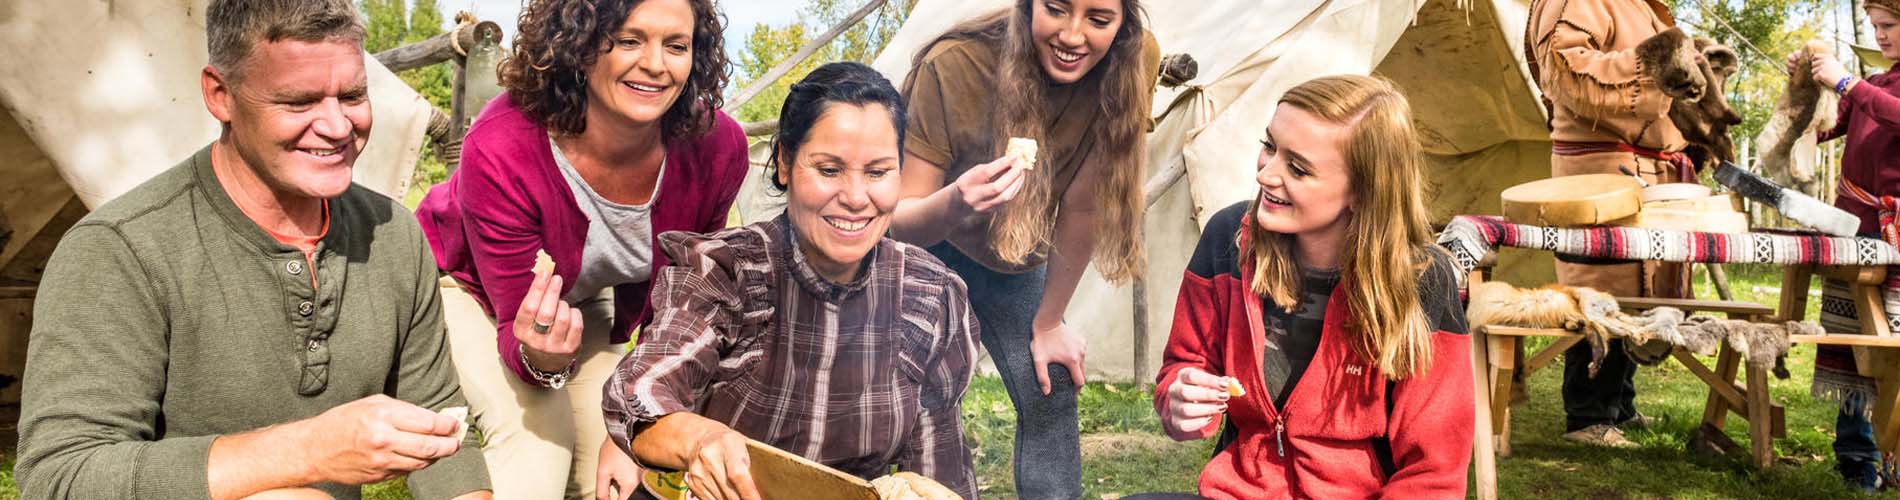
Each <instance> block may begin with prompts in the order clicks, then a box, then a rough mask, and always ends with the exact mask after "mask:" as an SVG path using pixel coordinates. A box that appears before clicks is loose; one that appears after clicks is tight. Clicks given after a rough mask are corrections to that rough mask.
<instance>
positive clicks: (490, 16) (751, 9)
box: [436, 0, 805, 58]
mask: <svg viewBox="0 0 1900 500" xmlns="http://www.w3.org/2000/svg"><path fill="white" fill-rule="evenodd" d="M436 2H437V3H436V5H437V6H438V7H440V8H441V9H442V20H443V22H444V23H446V24H454V22H455V20H454V18H455V13H456V12H457V11H463V10H466V11H469V12H473V13H474V14H475V18H477V19H481V20H483V21H494V22H495V23H497V24H500V25H501V31H502V43H503V44H504V45H505V44H507V43H509V42H512V41H514V36H515V17H516V16H518V15H520V13H521V4H522V3H523V0H436ZM714 3H715V4H717V5H718V7H719V10H720V12H723V13H725V15H726V55H727V56H728V57H733V58H736V57H738V52H739V49H740V48H742V47H743V45H744V43H745V42H744V40H745V37H746V35H748V34H751V33H752V28H753V26H756V25H758V24H759V23H765V24H770V25H773V26H783V25H786V24H790V23H791V22H793V21H797V20H798V8H799V7H802V6H804V4H805V2H802V1H799V0H714ZM444 27H445V28H446V27H447V26H444Z"/></svg>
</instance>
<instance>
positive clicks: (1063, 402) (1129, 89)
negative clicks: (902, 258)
mask: <svg viewBox="0 0 1900 500" xmlns="http://www.w3.org/2000/svg"><path fill="white" fill-rule="evenodd" d="M1143 22H1144V20H1143V19H1142V10H1141V5H1140V3H1139V2H1137V1H1135V0H1018V1H1017V2H1015V5H1014V7H1013V8H1009V9H1005V10H1003V11H999V12H997V13H995V14H992V15H989V16H984V17H982V18H980V19H977V20H974V21H971V22H968V23H965V24H963V25H960V26H957V27H955V28H952V29H951V30H950V32H949V33H946V34H944V35H943V36H942V37H940V38H938V39H937V40H936V41H934V42H932V43H930V44H929V45H927V46H925V47H924V48H923V50H921V51H919V52H918V54H917V58H916V60H915V62H914V63H913V64H914V67H913V68H912V71H911V74H910V77H909V80H908V81H906V82H905V84H904V94H905V95H906V96H907V97H908V98H909V104H910V113H911V114H910V121H909V127H908V133H909V134H910V141H909V142H908V143H906V146H905V149H904V153H905V165H906V166H905V171H906V172H905V175H904V189H903V197H904V201H903V202H901V203H900V204H899V205H898V210H897V218H896V222H895V223H894V224H893V227H892V234H893V237H895V238H897V239H899V240H903V241H906V242H909V243H914V244H917V245H926V246H929V247H930V252H931V253H932V254H935V255H936V256H937V257H938V258H940V259H943V261H944V263H945V264H948V265H949V266H950V268H951V269H954V270H955V271H956V272H957V274H958V275H959V276H961V277H963V279H964V281H966V282H968V283H969V286H970V289H971V294H970V299H971V307H972V308H974V309H975V310H976V315H977V317H978V318H979V320H980V321H981V322H982V324H983V339H982V340H983V345H984V346H985V347H986V348H988V350H989V352H990V355H991V356H994V359H995V360H996V365H997V369H998V371H999V372H1001V374H1002V377H1003V380H1004V387H1005V388H1007V389H1008V391H1009V394H1010V399H1011V400H1012V401H1014V402H1015V404H1016V410H1017V421H1016V452H1015V463H1016V470H1015V472H1016V474H1015V475H1016V485H1017V493H1018V494H1020V495H1022V497H1023V498H1031V499H1040V498H1062V499H1065V500H1066V499H1072V498H1076V497H1079V496H1081V494H1082V491H1081V451H1080V443H1079V437H1078V432H1077V428H1076V408H1075V400H1076V392H1075V389H1076V388H1078V387H1080V385H1081V383H1082V378H1083V375H1082V366H1083V365H1082V358H1083V353H1084V346H1083V342H1082V334H1081V332H1079V331H1076V330H1074V329H1072V328H1071V327H1069V326H1066V325H1064V324H1063V321H1062V313H1063V310H1064V309H1066V308H1067V307H1068V305H1069V299H1070V297H1071V296H1073V294H1074V292H1075V287H1076V283H1077V282H1079V281H1080V280H1081V277H1082V271H1083V270H1084V269H1085V268H1087V267H1088V265H1089V264H1090V263H1091V262H1093V263H1094V264H1095V268H1096V270H1097V271H1099V272H1100V273H1101V274H1102V275H1103V276H1105V277H1107V278H1108V279H1110V280H1111V281H1114V282H1118V283H1120V282H1126V281H1128V280H1129V279H1130V278H1132V277H1134V276H1135V273H1136V272H1138V271H1139V270H1140V269H1141V268H1142V267H1143V265H1144V263H1143V261H1144V258H1143V254H1142V248H1141V240H1140V234H1141V213H1142V209H1143V206H1142V196H1141V184H1140V183H1141V179H1140V176H1141V170H1142V161H1143V158H1144V157H1145V154H1144V151H1143V142H1144V140H1145V137H1144V135H1145V134H1146V132H1147V131H1148V127H1149V125H1150V120H1149V119H1148V111H1149V109H1148V108H1149V102H1150V101H1151V100H1152V96H1153V93H1154V82H1155V76H1156V74H1157V72H1158V71H1159V69H1158V68H1159V66H1160V62H1159V61H1160V49H1159V47H1158V46H1157V45H1156V44H1155V43H1154V38H1153V37H1152V36H1151V35H1149V33H1148V32H1147V31H1146V30H1145V29H1144V28H1143ZM1016 137H1021V138H1028V139H1033V140H1035V141H1037V142H1038V143H1039V145H1040V152H1039V154H1038V155H1037V156H1039V157H1040V158H1039V160H1038V161H1031V162H1020V164H1019V162H1018V161H1016V160H1013V159H1011V158H1004V159H997V158H998V157H999V156H1003V155H1002V152H1003V147H1004V144H1005V143H1007V142H1008V139H1010V138H1016ZM1045 263H1046V264H1047V265H1046V266H1045V265H1044V264H1045ZM1050 364H1055V365H1060V366H1058V367H1057V369H1055V370H1050V369H1049V365H1050Z"/></svg>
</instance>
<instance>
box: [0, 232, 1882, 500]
mask: <svg viewBox="0 0 1900 500" xmlns="http://www.w3.org/2000/svg"><path fill="white" fill-rule="evenodd" d="M1698 272H1700V270H1699V269H1698ZM1728 274H1729V279H1730V282H1731V285H1732V286H1731V288H1733V289H1734V291H1735V293H1736V295H1737V298H1738V299H1741V300H1749V301H1755V302H1761V303H1765V304H1770V305H1773V304H1775V303H1776V302H1778V300H1779V290H1778V287H1779V286H1780V285H1779V282H1780V270H1779V269H1778V268H1774V267H1769V266H1733V265H1732V266H1729V267H1728ZM1706 279H1707V278H1706V274H1704V275H1701V277H1700V278H1699V281H1704V282H1705V281H1706ZM1697 288H1698V289H1699V290H1707V289H1708V287H1707V285H1706V283H1699V284H1698V285H1697ZM1705 295H1706V296H1705V297H1704V298H1713V297H1712V295H1713V292H1709V293H1707V294H1705ZM1818 302H1819V301H1818V300H1810V301H1809V313H1808V318H1809V319H1813V318H1814V317H1815V313H1814V310H1815V308H1816V307H1817V306H1816V303H1818ZM1539 340H1541V339H1539ZM1546 342H1547V341H1545V342H1532V346H1531V349H1536V348H1537V347H1538V346H1541V345H1543V344H1544V343H1546ZM1704 363H1706V364H1709V365H1711V366H1712V365H1713V364H1714V361H1713V360H1712V359H1704ZM1813 368H1814V348H1813V346H1806V345H1804V346H1797V347H1796V348H1795V350H1794V352H1793V353H1792V354H1790V355H1789V357H1788V369H1789V371H1790V372H1792V373H1793V375H1794V376H1793V378H1791V379H1789V380H1772V381H1771V383H1770V385H1771V391H1772V394H1773V395H1774V398H1775V400H1776V401H1777V402H1779V403H1781V404H1782V405H1784V406H1786V408H1787V428H1788V437H1787V438H1785V439H1781V440H1777V441H1776V443H1775V452H1776V455H1777V456H1778V457H1780V459H1779V461H1778V463H1777V464H1776V466H1775V467H1773V468H1771V469H1770V470H1767V471H1755V470H1753V469H1752V468H1751V467H1749V466H1747V465H1746V464H1745V463H1743V462H1742V461H1740V460H1737V459H1735V458H1730V457H1710V456H1703V455H1699V454H1694V453H1690V452H1688V451H1686V446H1685V443H1686V442H1687V441H1688V439H1689V436H1690V435H1691V431H1692V430H1693V429H1694V428H1695V427H1696V425H1697V424H1698V423H1699V422H1700V420H1701V416H1702V404H1703V402H1704V401H1705V400H1706V399H1707V397H1708V389H1707V388H1706V387H1705V386H1703V385H1702V383H1701V382H1700V381H1699V380H1697V379H1696V378H1695V376H1694V375H1693V374H1690V373H1689V371H1688V370H1687V369H1685V368H1683V367H1682V366H1681V365H1679V364H1676V363H1675V362H1673V361H1672V362H1667V363H1664V364H1662V365H1659V366H1655V367H1646V368H1644V369H1642V371H1640V372H1638V373H1637V376H1636V384H1637V391H1638V393H1637V399H1636V404H1637V407H1638V408H1640V409H1641V410H1642V411H1643V412H1644V413H1645V414H1648V415H1650V416H1654V417H1659V418H1661V419H1662V423H1661V425H1659V426H1658V427H1656V428H1654V429H1648V430H1637V431H1632V432H1631V433H1630V434H1629V437H1630V439H1632V440H1634V441H1636V442H1637V443H1638V444H1639V445H1641V446H1640V447H1638V448H1635V449H1630V450H1609V449H1600V448H1590V447H1584V446H1577V445H1573V444H1571V443H1569V442H1567V441H1564V440H1563V439H1561V438H1560V437H1559V434H1561V431H1562V430H1563V402H1562V400H1561V398H1560V397H1559V395H1558V394H1559V385H1560V383H1561V380H1560V379H1561V376H1562V368H1561V366H1552V367H1550V368H1548V369H1545V370H1542V371H1540V372H1538V373H1536V374H1535V375H1533V376H1532V377H1531V379H1530V394H1531V401H1530V402H1528V403H1526V404H1524V405H1522V406H1519V407H1516V408H1515V409H1514V414H1513V416H1512V420H1511V423H1512V426H1513V427H1512V436H1511V442H1512V445H1513V451H1514V454H1513V455H1512V456H1511V457H1510V458H1505V459H1501V460H1500V461H1499V463H1498V483H1499V484H1498V497H1499V498H1510V499H1516V498H1590V499H1599V498H1600V499H1623V498H1645V499H1646V498H1671V499H1675V498H1680V499H1718V498H1740V499H1773V500H1783V499H1796V498H1839V499H1855V498H1900V493H1887V494H1884V495H1863V494H1860V493H1857V492H1855V491H1852V490H1849V489H1847V488H1846V487H1845V486H1843V485H1842V484H1841V482H1840V480H1839V479H1838V477H1837V476H1836V475H1835V474H1834V471H1833V464H1834V461H1833V452H1832V451H1831V450H1830V448H1829V443H1830V442H1831V441H1832V440H1833V428H1834V408H1835V407H1834V405H1833V404H1831V403H1828V402H1823V401H1816V400H1814V399H1813V398H1811V397H1809V396H1808V382H1809V377H1810V376H1811V374H1812V373H1813ZM1150 401H1151V400H1150V395H1149V393H1148V392H1147V389H1145V388H1142V386H1136V385H1131V384H1102V383H1091V384H1088V385H1087V386H1086V387H1085V388H1084V389H1083V391H1082V394H1081V396H1080V402H1079V403H1080V405H1079V406H1080V408H1081V418H1080V420H1081V422H1080V423H1081V429H1082V449H1083V466H1082V482H1083V485H1082V486H1083V490H1084V491H1085V492H1086V493H1085V494H1084V496H1083V498H1085V499H1087V500H1096V499H1113V498H1116V497H1119V496H1121V495H1126V494H1132V493H1139V492H1153V491H1193V490H1194V484H1195V479H1196V477H1197V476H1198V475H1199V472H1200V469H1201V466H1202V465H1203V464H1205V463H1206V462H1207V459H1208V454H1209V451H1210V449H1211V447H1212V443H1211V442H1209V441H1199V442H1189V443H1177V442H1174V441H1173V440H1170V439H1168V438H1167V437H1165V436H1163V435H1162V434H1161V431H1160V424H1159V421H1158V420H1157V419H1156V418H1155V415H1154V410H1153V406H1152V404H1151V402H1150ZM963 416H964V419H963V422H964V426H965V427H964V431H965V433H966V434H967V435H968V436H969V438H970V441H971V444H972V445H973V446H975V447H976V451H975V453H974V455H975V462H976V464H975V465H976V474H977V485H978V488H979V489H980V490H981V492H982V495H983V497H984V498H992V499H995V498H1015V492H1014V488H1015V484H1014V481H1013V479H1012V473H1011V456H1010V455H1011V448H1012V446H1013V442H1012V440H1013V439H1014V435H1015V431H1014V429H1015V420H1016V412H1015V409H1014V408H1012V407H1011V406H1010V404H1009V396H1008V395H1007V394H1005V393H1004V391H1003V386H1002V383H1001V382H1000V381H998V380H997V379H995V378H992V377H979V378H977V379H976V380H975V381H974V382H973V383H972V384H971V387H970V392H969V395H968V396H966V397H965V398H964V404H963ZM1746 425H1747V424H1746V422H1744V421H1743V420H1742V419H1740V418H1739V417H1735V416H1730V417H1729V419H1728V428H1727V431H1728V435H1729V436H1730V437H1732V438H1734V439H1735V440H1736V441H1737V442H1738V443H1741V444H1742V445H1743V446H1746V445H1747V443H1748V432H1747V427H1746ZM12 470H13V466H12V458H11V457H7V459H6V460H5V462H4V465H0V500H11V499H15V498H18V493H17V492H16V490H15V487H14V485H13V476H12ZM364 497H365V498H369V499H373V500H396V499H406V498H408V497H409V496H408V491H407V489H406V488H404V486H403V484H402V482H401V480H399V479H398V480H393V481H390V482H386V483H383V484H379V485H375V486H372V487H370V488H369V489H368V490H367V491H366V494H365V495H364Z"/></svg>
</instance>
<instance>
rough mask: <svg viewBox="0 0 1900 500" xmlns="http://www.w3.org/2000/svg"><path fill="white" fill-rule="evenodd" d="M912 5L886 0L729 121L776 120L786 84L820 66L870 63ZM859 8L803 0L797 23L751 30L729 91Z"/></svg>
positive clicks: (834, 0) (838, 1) (843, 1)
mask: <svg viewBox="0 0 1900 500" xmlns="http://www.w3.org/2000/svg"><path fill="white" fill-rule="evenodd" d="M916 4H917V1H916V0H889V1H888V2H886V3H885V4H884V6H883V7H879V8H878V9H877V11H876V12H873V13H871V15H869V16H866V17H865V18H864V19H863V20H862V21H860V22H859V23H858V24H857V25H856V26H853V27H851V29H850V30H847V31H845V32H844V34H842V35H839V36H838V38H836V39H833V40H832V41H831V43H830V44H829V45H826V46H825V48H824V49H822V50H820V51H818V53H817V54H816V55H814V56H812V57H811V58H810V59H806V60H805V61H804V62H802V63H799V65H798V66H797V67H794V68H793V69H792V71H791V72H790V73H787V74H786V75H785V77H784V78H780V79H779V80H778V81H777V82H775V83H773V84H772V86H770V87H767V88H766V89H765V90H764V91H762V92H759V94H758V96H756V97H754V98H753V99H752V101H751V102H747V103H745V105H743V106H741V107H740V108H739V111H738V113H736V116H735V118H737V119H738V120H739V121H743V122H753V121H763V120H770V119H773V118H777V117H778V111H779V108H780V107H781V106H782V105H783V104H784V103H785V95H786V94H787V93H789V91H790V89H791V86H792V84H793V83H796V82H797V81H798V80H800V79H802V78H804V77H805V75H806V74H808V73H811V70H813V69H817V68H818V66H819V65H821V64H823V63H826V62H833V61H857V62H862V63H869V62H871V60H872V59H876V58H877V55H878V53H879V52H882V51H883V50H884V45H885V44H887V43H890V40H891V36H892V35H895V34H897V29H898V28H899V27H901V26H903V25H904V20H905V19H908V18H909V17H910V9H911V7H913V6H915V5H916ZM863 5H864V3H863V2H862V1H854V0H807V1H806V3H805V7H804V8H802V9H799V11H798V21H797V22H794V23H792V24H789V25H786V26H783V27H773V26H770V25H766V24H763V23H761V24H759V25H757V26H754V27H753V28H752V33H751V34H750V35H748V36H747V37H746V40H745V48H744V49H743V50H741V51H740V52H739V60H738V61H737V66H738V68H737V69H738V74H737V78H734V79H733V84H732V88H733V89H740V88H745V87H746V86H747V85H749V84H751V82H753V81H754V80H757V79H759V78H760V77H762V76H764V75H765V73H766V72H767V71H771V69H772V67H773V66H777V65H778V64H779V62H780V61H784V60H785V59H786V58H788V57H791V55H792V54H793V53H795V52H798V49H799V47H803V46H804V45H805V44H806V43H808V42H810V41H811V40H813V39H815V38H817V36H818V35H820V34H823V33H824V32H825V31H828V30H830V29H831V27H832V26H834V25H836V24H838V23H839V22H842V21H844V19H845V18H846V17H848V16H850V15H851V13H852V12H853V11H856V10H858V8H859V7H862V6H863Z"/></svg>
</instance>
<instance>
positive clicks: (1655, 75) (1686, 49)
mask: <svg viewBox="0 0 1900 500" xmlns="http://www.w3.org/2000/svg"><path fill="white" fill-rule="evenodd" d="M1699 55H1701V52H1700V51H1698V50H1696V45H1695V41H1694V40H1691V39H1690V38H1689V35H1686V34H1683V32H1682V29H1681V28H1669V29H1666V30H1663V31H1662V32H1661V33H1657V34H1655V35H1653V36H1650V37H1649V38H1647V39H1645V40H1643V42H1642V43H1640V44H1637V45H1636V60H1637V64H1638V67H1640V68H1642V69H1643V71H1644V72H1645V73H1646V75H1647V76H1649V78H1650V79H1651V80H1653V81H1655V82H1656V86H1658V87H1661V88H1662V91H1663V93H1665V94H1669V97H1673V98H1675V99H1676V100H1678V101H1683V100H1686V101H1689V102H1694V101H1696V100H1699V99H1701V98H1702V93H1703V92H1704V91H1706V90H1707V89H1708V87H1709V81H1708V78H1707V77H1705V76H1704V75H1703V73H1702V67H1701V65H1700V64H1698V63H1696V59H1697V56H1699Z"/></svg>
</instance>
